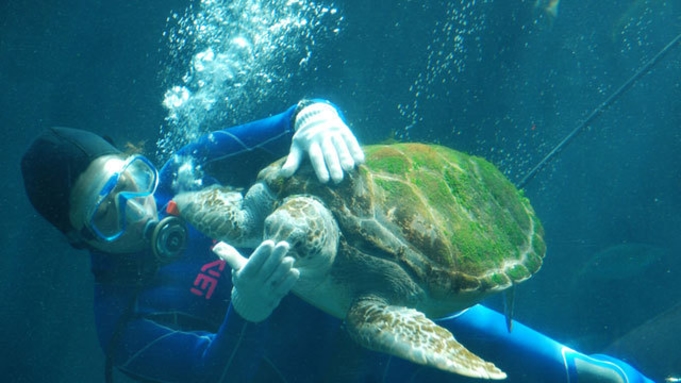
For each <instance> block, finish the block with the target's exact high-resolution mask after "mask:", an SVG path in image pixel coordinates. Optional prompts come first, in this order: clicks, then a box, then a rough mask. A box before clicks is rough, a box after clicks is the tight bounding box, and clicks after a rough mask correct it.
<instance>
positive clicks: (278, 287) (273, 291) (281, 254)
mask: <svg viewBox="0 0 681 383" xmlns="http://www.w3.org/2000/svg"><path fill="white" fill-rule="evenodd" d="M288 249H289V245H288V243H287V242H284V241H282V242H279V243H277V244H276V245H275V244H274V241H270V240H268V241H264V242H263V243H261V244H260V246H258V248H257V249H255V251H254V252H253V254H251V256H250V258H248V259H246V258H244V257H243V256H242V255H241V254H239V252H238V251H237V250H236V249H235V248H234V247H232V246H230V245H228V244H226V243H224V242H219V243H218V244H216V245H215V246H214V247H213V252H215V254H217V255H218V257H220V258H221V259H223V260H224V261H225V262H227V263H228V264H229V266H230V267H231V268H232V284H233V285H234V287H233V288H232V306H234V309H235V310H236V312H237V313H239V315H241V317H242V318H244V319H246V320H247V321H250V322H260V321H263V320H265V319H267V317H268V316H270V314H271V313H272V311H273V310H274V309H275V308H276V307H277V306H278V305H279V302H280V301H281V298H283V297H284V296H285V295H286V294H288V292H289V291H290V290H291V288H292V287H293V285H294V284H295V283H296V281H297V280H298V277H299V276H300V271H298V269H296V268H294V267H293V258H291V257H287V256H286V253H287V252H288Z"/></svg>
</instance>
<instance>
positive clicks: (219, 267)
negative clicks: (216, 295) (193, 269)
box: [190, 259, 225, 299]
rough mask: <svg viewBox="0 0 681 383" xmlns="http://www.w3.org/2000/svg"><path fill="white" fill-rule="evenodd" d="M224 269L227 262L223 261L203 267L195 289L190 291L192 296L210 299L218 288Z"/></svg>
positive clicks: (219, 260)
mask: <svg viewBox="0 0 681 383" xmlns="http://www.w3.org/2000/svg"><path fill="white" fill-rule="evenodd" d="M224 269H225V261H223V260H221V259H218V260H215V261H212V262H209V263H206V264H205V265H203V266H202V267H201V272H200V273H199V274H198V275H197V276H196V279H194V287H192V288H191V289H190V291H191V292H192V294H194V295H198V296H200V297H204V298H206V299H210V297H211V296H213V292H214V291H215V288H216V287H217V286H218V279H220V276H221V275H222V271H223V270H224Z"/></svg>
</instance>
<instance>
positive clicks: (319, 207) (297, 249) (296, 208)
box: [265, 196, 340, 283]
mask: <svg viewBox="0 0 681 383" xmlns="http://www.w3.org/2000/svg"><path fill="white" fill-rule="evenodd" d="M339 236H340V234H339V229H338V224H337V223H336V220H335V219H334V218H333V215H332V214H331V212H330V211H329V210H328V209H327V208H326V206H325V205H324V204H323V203H322V202H321V201H319V200H318V199H316V198H314V197H310V196H293V197H289V198H286V199H285V200H284V201H283V202H282V204H281V205H280V206H279V207H278V208H277V209H276V210H275V211H274V212H273V213H272V214H270V216H269V217H267V219H266V220H265V239H272V240H274V241H275V242H278V241H287V242H288V243H289V245H290V246H291V248H290V250H289V253H288V254H289V255H290V256H292V257H293V258H295V260H296V262H295V265H294V267H296V268H297V269H299V270H300V281H306V280H307V281H309V282H312V281H314V280H318V279H323V278H324V277H325V276H326V275H327V273H328V271H329V269H330V268H331V265H332V264H333V262H334V260H335V258H336V253H337V252H338V241H339ZM300 281H299V283H300ZM303 283H304V282H303Z"/></svg>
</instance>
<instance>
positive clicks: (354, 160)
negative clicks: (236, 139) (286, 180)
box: [282, 102, 364, 183]
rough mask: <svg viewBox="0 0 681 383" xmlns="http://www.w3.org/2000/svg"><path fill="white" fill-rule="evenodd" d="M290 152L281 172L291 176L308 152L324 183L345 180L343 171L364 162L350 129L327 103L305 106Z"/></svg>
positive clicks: (297, 118)
mask: <svg viewBox="0 0 681 383" xmlns="http://www.w3.org/2000/svg"><path fill="white" fill-rule="evenodd" d="M295 131H296V133H295V134H294V135H293V142H292V143H291V152H290V153H289V155H288V158H287V159H286V163H285V164H284V166H283V168H282V175H283V176H285V177H290V176H291V175H293V173H295V171H296V170H298V166H300V162H301V161H302V159H303V155H304V153H305V152H307V153H308V155H309V156H310V162H311V163H312V167H313V168H314V170H315V173H316V174H317V178H319V181H321V182H328V180H329V175H330V176H331V179H332V180H333V182H336V183H338V182H340V181H342V180H343V171H349V170H351V169H352V168H354V167H355V165H357V164H360V163H362V162H364V152H363V151H362V148H360V146H359V143H358V142H357V138H355V136H354V135H353V134H352V132H351V131H350V128H348V126H347V125H346V124H345V122H343V120H342V119H341V118H340V116H339V115H338V112H337V111H336V109H335V108H334V107H333V106H331V105H330V104H327V103H324V102H315V103H313V104H310V105H308V106H306V107H304V108H303V109H302V110H301V111H300V112H298V115H297V116H296V121H295Z"/></svg>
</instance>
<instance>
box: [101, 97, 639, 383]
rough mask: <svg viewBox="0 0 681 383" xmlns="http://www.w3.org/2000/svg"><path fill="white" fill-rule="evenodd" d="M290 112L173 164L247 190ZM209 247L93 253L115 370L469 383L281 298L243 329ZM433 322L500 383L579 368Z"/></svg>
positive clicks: (282, 150) (549, 344)
mask: <svg viewBox="0 0 681 383" xmlns="http://www.w3.org/2000/svg"><path fill="white" fill-rule="evenodd" d="M295 111H296V108H295V107H291V108H290V109H288V110H287V111H285V112H284V113H282V114H279V115H275V116H272V117H270V118H267V119H264V120H260V121H256V122H253V123H250V124H246V125H242V126H238V127H235V128H231V129H226V130H221V131H217V132H214V133H211V134H208V135H206V136H204V137H202V138H200V139H199V140H197V141H196V142H195V143H192V144H189V145H188V146H186V147H184V148H182V149H181V150H180V151H178V153H177V154H178V155H179V156H184V157H186V156H190V157H192V158H193V159H194V160H195V164H197V165H201V166H202V167H204V168H210V167H211V166H221V167H225V169H227V171H224V169H223V171H220V172H219V173H220V174H222V175H226V176H227V177H229V178H227V179H220V181H221V182H224V183H226V184H229V185H231V186H235V187H244V188H248V187H249V186H250V185H251V184H252V183H253V182H254V181H255V177H256V175H257V173H258V171H259V170H260V169H262V167H263V166H264V165H266V164H268V163H270V162H271V161H273V160H275V159H277V158H280V157H282V156H284V155H286V154H287V153H288V150H289V147H290V143H291V138H292V136H293V124H292V120H293V118H294V115H295ZM178 167H179V162H178V161H175V160H173V159H171V160H169V161H168V163H166V165H165V166H164V167H163V168H162V169H161V171H160V172H159V175H160V184H159V187H158V190H157V192H156V199H157V204H158V206H159V208H160V210H161V212H163V210H164V206H165V205H166V204H167V202H168V201H169V200H170V198H172V196H173V195H172V193H173V187H172V184H173V181H174V179H175V176H176V173H177V171H178ZM203 181H204V185H205V184H208V183H211V182H214V181H212V180H211V179H208V178H206V179H205V180H203ZM161 215H162V213H161ZM212 243H213V242H212V240H211V239H210V238H206V237H205V236H203V235H201V234H200V233H198V232H197V231H196V230H194V229H192V228H190V240H189V243H188V246H187V248H186V250H185V251H184V254H183V255H182V256H181V257H180V258H179V259H178V260H175V261H173V262H171V263H169V264H165V265H158V264H157V263H156V262H155V261H154V257H153V254H152V253H151V251H144V252H141V253H136V254H129V255H109V254H104V253H100V252H92V270H93V273H94V274H95V279H96V285H95V317H96V322H97V330H98V335H99V340H100V343H101V345H102V347H103V349H104V350H105V353H106V354H107V356H108V360H109V361H110V362H111V363H112V364H113V365H114V366H115V367H117V368H118V369H120V370H121V371H123V372H124V373H126V374H128V375H130V376H132V377H135V378H138V379H140V380H143V381H153V382H196V381H198V382H204V381H205V382H406V381H409V382H434V381H437V382H461V381H469V379H467V378H463V377H460V376H458V375H454V374H449V373H444V372H441V371H437V370H435V369H432V368H426V367H422V366H418V365H415V364H412V363H410V362H407V361H404V360H401V359H398V358H393V357H390V356H388V355H384V354H379V353H375V352H372V351H369V350H366V349H364V348H362V347H360V346H358V345H356V344H354V343H353V342H352V341H350V340H349V338H348V336H347V334H346V333H345V332H344V330H343V329H342V323H341V321H340V320H338V319H336V318H333V317H331V316H329V315H327V314H324V313H323V312H321V311H320V310H318V309H315V308H314V307H312V306H310V305H309V304H307V303H305V302H303V301H302V300H300V299H298V298H297V297H295V296H294V295H292V294H289V295H288V296H287V297H285V298H284V299H283V300H282V302H281V304H280V306H278V307H277V308H276V309H275V311H274V313H273V314H272V315H271V317H270V318H268V319H267V320H266V321H264V322H262V323H258V324H254V323H250V322H247V321H245V320H244V319H242V318H241V317H240V316H239V315H238V314H236V312H234V311H233V310H232V309H231V307H230V304H229V300H230V293H231V289H232V284H231V270H230V268H229V266H227V265H226V264H225V263H224V262H223V261H220V260H219V259H218V258H217V257H216V256H215V255H214V254H213V253H212V251H211V250H210V247H211V245H212ZM439 323H440V324H441V325H443V326H445V327H447V328H449V329H450V330H452V332H453V333H454V334H455V336H457V338H458V339H459V340H461V341H462V343H463V344H464V345H466V346H467V347H469V348H470V349H471V350H472V351H474V352H476V353H478V354H479V355H480V356H482V357H483V358H486V359H487V360H490V361H493V362H494V363H495V364H497V366H499V367H500V368H502V369H503V370H504V371H505V372H506V373H507V374H508V375H509V378H510V380H509V381H517V382H521V381H522V382H568V381H569V382H574V381H576V380H575V376H576V373H575V371H572V370H571V364H570V363H573V362H572V361H573V360H574V359H575V357H576V358H588V357H586V356H583V355H581V354H577V353H574V352H570V351H569V350H568V351H567V352H566V351H565V350H566V349H565V348H564V347H563V346H562V345H560V344H558V343H556V342H554V341H552V340H551V339H549V338H547V337H545V336H543V335H541V334H539V333H537V332H534V331H532V330H531V329H529V328H527V327H524V326H522V325H520V324H516V325H515V329H514V331H513V332H512V333H511V334H508V332H507V331H506V325H505V320H504V318H503V316H501V315H499V314H498V313H496V312H494V311H492V310H489V309H487V308H485V307H483V306H479V305H478V306H475V307H473V308H471V309H469V310H468V311H466V312H464V313H463V314H461V315H459V316H457V317H452V318H448V319H443V320H440V321H439ZM566 360H567V361H568V362H567V364H566V362H565V361H566ZM625 366H626V365H625ZM566 367H567V368H566ZM626 367H628V366H626ZM625 373H626V372H625ZM632 376H633V375H632ZM471 381H472V380H471ZM623 381H626V380H623ZM629 381H631V382H633V381H643V380H629Z"/></svg>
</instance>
